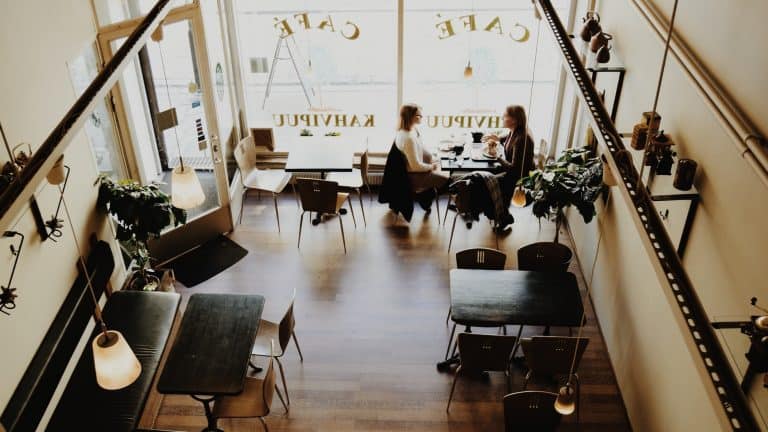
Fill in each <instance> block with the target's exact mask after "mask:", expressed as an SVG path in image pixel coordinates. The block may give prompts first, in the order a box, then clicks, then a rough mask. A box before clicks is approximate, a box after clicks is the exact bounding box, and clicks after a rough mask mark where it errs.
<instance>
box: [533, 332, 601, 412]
mask: <svg viewBox="0 0 768 432" xmlns="http://www.w3.org/2000/svg"><path fill="white" fill-rule="evenodd" d="M588 344H589V338H575V337H567V336H534V337H531V338H524V339H520V346H521V347H522V349H523V354H525V361H526V364H527V365H528V373H527V374H526V375H525V381H524V382H523V390H525V389H526V387H527V386H528V382H529V381H531V380H532V379H533V378H535V377H546V378H548V379H552V378H562V377H564V378H565V379H566V380H568V374H569V373H571V365H573V377H574V378H575V385H576V421H577V422H578V421H579V408H580V406H581V404H580V403H579V396H580V393H581V383H580V382H579V375H578V373H576V371H578V370H579V363H580V362H581V358H582V356H583V355H584V351H586V349H587V345H588ZM574 353H575V357H576V358H575V359H574Z"/></svg>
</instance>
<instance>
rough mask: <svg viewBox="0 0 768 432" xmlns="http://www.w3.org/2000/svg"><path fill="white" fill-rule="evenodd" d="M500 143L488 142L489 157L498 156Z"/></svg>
mask: <svg viewBox="0 0 768 432" xmlns="http://www.w3.org/2000/svg"><path fill="white" fill-rule="evenodd" d="M498 146H499V143H497V142H496V141H488V156H494V157H495V156H496V154H497V152H498Z"/></svg>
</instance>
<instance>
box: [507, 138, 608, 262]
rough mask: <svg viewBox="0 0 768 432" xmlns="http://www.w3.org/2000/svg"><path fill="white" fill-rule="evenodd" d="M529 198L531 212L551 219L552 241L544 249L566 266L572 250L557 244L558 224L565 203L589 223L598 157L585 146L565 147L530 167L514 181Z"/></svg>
mask: <svg viewBox="0 0 768 432" xmlns="http://www.w3.org/2000/svg"><path fill="white" fill-rule="evenodd" d="M518 184H520V185H521V186H522V187H523V189H524V190H525V192H526V194H527V195H528V197H529V199H530V200H532V201H533V206H532V211H533V214H534V215H535V216H536V217H538V218H539V219H541V218H546V219H548V220H554V221H555V239H554V242H552V243H549V242H546V243H547V246H546V247H545V249H547V251H548V252H549V253H550V254H551V255H554V256H556V257H558V260H562V264H563V265H564V266H565V267H566V268H567V265H568V263H569V262H570V260H571V258H573V252H571V250H570V249H568V247H567V246H565V245H561V244H560V243H559V240H560V227H561V226H562V223H563V220H564V218H565V214H564V213H563V211H564V210H565V209H566V208H568V207H571V206H573V207H576V209H577V210H578V211H579V214H581V217H582V218H583V219H584V223H589V222H591V221H592V218H593V217H594V216H595V200H596V199H597V198H598V197H599V196H600V193H601V192H602V191H603V190H604V187H605V185H604V184H603V164H602V161H601V160H600V158H599V157H592V153H591V151H590V149H589V148H588V147H580V148H573V149H568V150H565V151H564V152H563V154H562V156H560V158H559V159H557V161H554V162H550V163H547V165H546V166H545V167H544V169H543V170H535V171H531V173H530V175H528V176H527V177H524V178H522V179H520V181H519V182H518Z"/></svg>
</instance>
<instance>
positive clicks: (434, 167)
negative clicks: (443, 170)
mask: <svg viewBox="0 0 768 432" xmlns="http://www.w3.org/2000/svg"><path fill="white" fill-rule="evenodd" d="M439 169H440V162H434V163H432V171H437V170H439Z"/></svg>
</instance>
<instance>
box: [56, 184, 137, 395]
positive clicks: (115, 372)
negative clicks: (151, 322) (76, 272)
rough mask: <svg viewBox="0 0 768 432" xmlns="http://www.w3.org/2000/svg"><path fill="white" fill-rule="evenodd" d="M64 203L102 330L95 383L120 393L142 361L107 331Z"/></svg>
mask: <svg viewBox="0 0 768 432" xmlns="http://www.w3.org/2000/svg"><path fill="white" fill-rule="evenodd" d="M61 201H62V204H63V205H64V212H65V213H66V215H67V220H68V221H69V228H70V229H71V230H72V238H73V239H74V240H75V247H76V248H77V257H78V260H79V262H80V267H81V269H82V272H83V274H84V275H85V283H86V286H87V288H88V292H89V293H90V294H91V300H92V301H93V304H94V312H93V314H94V318H95V319H96V322H97V323H98V325H99V326H100V327H101V332H100V333H99V334H98V335H96V337H95V338H94V339H93V342H92V343H91V347H92V349H93V366H94V370H95V371H96V383H97V384H98V385H99V387H101V388H103V389H105V390H119V389H121V388H125V387H128V386H129V385H131V384H133V382H134V381H136V379H137V378H138V377H139V375H141V363H139V359H137V358H136V354H134V353H133V350H132V349H131V347H130V346H129V345H128V342H127V341H126V340H125V337H123V335H122V334H121V333H120V332H119V331H116V330H108V329H107V325H106V323H105V322H104V319H103V318H102V316H101V307H100V306H99V301H98V299H96V294H95V292H94V290H93V283H92V281H91V274H90V273H89V269H88V267H87V266H86V264H85V260H84V259H83V252H82V250H81V249H80V242H79V241H78V240H77V232H76V231H75V227H74V225H73V224H72V216H71V215H70V214H69V207H68V206H67V201H66V200H65V199H64V197H63V194H62V200H61Z"/></svg>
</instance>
